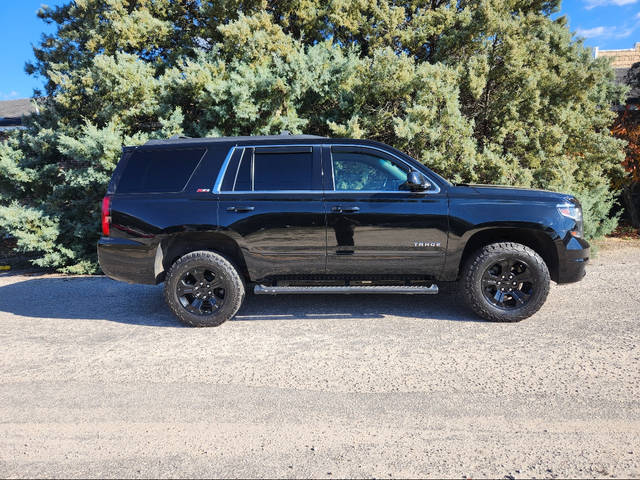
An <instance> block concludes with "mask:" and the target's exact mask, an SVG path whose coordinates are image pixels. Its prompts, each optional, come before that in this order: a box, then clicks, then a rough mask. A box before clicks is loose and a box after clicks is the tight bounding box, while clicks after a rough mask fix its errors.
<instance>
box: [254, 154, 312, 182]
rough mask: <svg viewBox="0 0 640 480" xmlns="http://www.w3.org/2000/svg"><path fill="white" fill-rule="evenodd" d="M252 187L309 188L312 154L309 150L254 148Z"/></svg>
mask: <svg viewBox="0 0 640 480" xmlns="http://www.w3.org/2000/svg"><path fill="white" fill-rule="evenodd" d="M253 185H254V186H253V189H254V190H257V191H260V190H311V189H312V185H313V156H312V153H311V152H300V153H285V152H283V153H280V152H278V153H264V152H261V151H260V149H256V150H255V157H254V165H253Z"/></svg>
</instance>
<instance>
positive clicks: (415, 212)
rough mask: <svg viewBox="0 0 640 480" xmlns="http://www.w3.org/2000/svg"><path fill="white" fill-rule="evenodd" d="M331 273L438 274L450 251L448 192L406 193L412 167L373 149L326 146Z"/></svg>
mask: <svg viewBox="0 0 640 480" xmlns="http://www.w3.org/2000/svg"><path fill="white" fill-rule="evenodd" d="M323 162H324V165H325V168H324V171H325V173H327V174H328V175H326V178H327V180H326V181H325V208H326V210H327V227H328V229H327V273H328V274H343V275H348V274H352V273H356V274H376V275H425V276H437V275H438V274H439V273H440V270H441V269H442V267H443V265H444V258H445V252H446V248H447V222H448V220H447V213H448V202H447V197H446V193H444V192H440V190H439V188H437V187H436V185H435V184H434V187H436V188H434V189H432V190H431V191H426V192H411V191H407V190H403V189H402V188H403V184H404V183H405V182H406V180H407V173H408V172H409V171H410V170H411V169H412V167H411V166H410V165H409V164H407V163H406V162H404V161H403V160H401V159H400V158H398V157H396V156H395V155H393V154H391V153H388V152H385V151H383V150H380V149H377V148H373V147H361V146H353V147H351V146H345V145H339V146H338V145H334V146H331V147H329V146H327V147H325V148H324V154H323Z"/></svg>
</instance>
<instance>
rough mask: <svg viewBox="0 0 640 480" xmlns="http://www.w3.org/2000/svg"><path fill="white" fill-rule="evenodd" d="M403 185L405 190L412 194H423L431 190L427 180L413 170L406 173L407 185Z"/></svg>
mask: <svg viewBox="0 0 640 480" xmlns="http://www.w3.org/2000/svg"><path fill="white" fill-rule="evenodd" d="M405 185H406V188H407V190H411V191H412V192H424V191H425V190H429V189H430V188H431V183H430V182H429V180H427V178H426V177H425V176H424V175H423V174H422V173H420V172H416V171H415V170H412V171H410V172H409V173H407V183H406V184H405Z"/></svg>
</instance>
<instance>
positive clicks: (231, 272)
mask: <svg viewBox="0 0 640 480" xmlns="http://www.w3.org/2000/svg"><path fill="white" fill-rule="evenodd" d="M196 266H210V267H212V269H215V270H216V274H217V275H221V276H222V277H223V281H224V282H225V301H224V305H223V306H222V308H221V309H220V311H219V312H218V314H216V315H211V316H199V315H195V314H192V313H190V312H188V311H187V310H185V308H184V307H183V306H182V304H181V303H180V301H179V299H178V296H177V293H176V283H177V282H178V281H179V280H180V277H181V276H182V275H184V273H185V272H186V271H188V270H190V269H191V268H194V267H196ZM244 297H245V287H244V282H243V281H242V278H241V276H240V275H239V274H238V270H237V269H236V268H235V267H234V265H233V264H232V263H231V262H229V260H227V259H226V258H225V257H223V256H222V255H220V254H219V253H216V252H212V251H208V250H198V251H195V252H191V253H187V254H186V255H183V256H182V257H180V258H179V259H178V260H176V261H175V263H174V264H173V265H172V266H171V268H170V269H169V272H168V273H167V278H166V279H165V282H164V298H165V302H166V303H167V305H168V306H169V308H170V309H171V311H172V312H173V313H174V315H175V316H176V317H178V319H179V320H180V321H181V322H183V323H185V324H186V325H189V326H192V327H217V326H219V325H221V324H223V323H224V322H226V321H227V320H230V319H231V318H233V317H234V316H235V314H236V313H237V312H238V310H239V309H240V307H241V306H242V302H243V301H244Z"/></svg>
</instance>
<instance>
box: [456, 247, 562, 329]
mask: <svg viewBox="0 0 640 480" xmlns="http://www.w3.org/2000/svg"><path fill="white" fill-rule="evenodd" d="M461 283H462V290H463V297H464V299H465V302H466V303H467V305H468V306H469V307H470V308H471V310H473V311H474V312H475V313H476V314H477V315H479V316H480V317H482V318H484V319H486V320H490V321H493V322H519V321H521V320H524V319H525V318H528V317H530V316H531V315H533V314H534V313H536V312H537V311H538V310H539V309H540V307H542V305H543V304H544V302H545V300H546V299H547V295H548V294H549V283H550V278H549V269H548V268H547V265H546V264H545V263H544V260H542V258H541V257H540V255H538V254H537V253H536V252H535V251H533V250H532V249H530V248H529V247H525V246H524V245H521V244H519V243H513V242H504V243H493V244H490V245H487V246H485V247H483V248H481V249H480V250H478V251H476V252H475V253H474V254H473V255H471V257H470V258H469V259H468V260H467V262H466V263H465V266H464V267H463V271H462V279H461Z"/></svg>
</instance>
